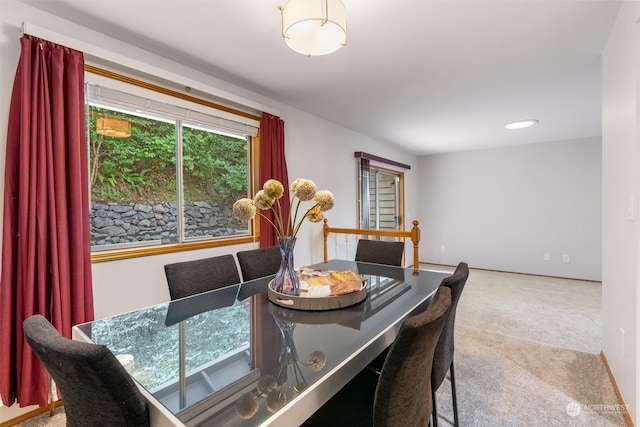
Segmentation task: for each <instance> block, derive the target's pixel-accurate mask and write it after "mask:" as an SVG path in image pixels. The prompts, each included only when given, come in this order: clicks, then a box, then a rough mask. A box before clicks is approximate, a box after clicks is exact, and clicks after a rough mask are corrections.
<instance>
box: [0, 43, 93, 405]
mask: <svg viewBox="0 0 640 427" xmlns="http://www.w3.org/2000/svg"><path fill="white" fill-rule="evenodd" d="M21 46H22V52H21V55H20V61H19V63H18V68H17V72H16V77H15V80H14V85H13V94H12V96H11V106H10V110H9V128H8V132H7V153H6V164H5V182H4V219H3V234H2V274H1V276H0V393H1V394H2V401H3V403H4V404H5V405H7V406H8V405H11V404H13V403H14V401H15V400H16V399H17V401H18V403H19V404H20V406H27V405H33V404H39V405H40V406H46V405H47V403H48V376H47V373H46V371H45V370H44V368H43V367H42V366H41V365H40V363H39V361H38V359H37V358H36V356H35V355H34V354H33V353H32V352H31V350H30V348H29V347H28V344H27V343H26V341H25V340H24V335H23V333H22V321H23V320H24V319H26V318H27V317H29V316H31V315H33V314H42V315H43V316H44V317H46V318H47V319H49V320H50V321H51V323H52V324H53V325H54V326H55V327H56V329H58V330H59V331H60V333H61V334H63V335H64V336H66V337H71V327H72V326H73V325H75V324H78V323H82V322H87V321H90V320H93V317H94V313H93V294H92V282H91V253H90V243H89V195H88V175H87V168H88V165H87V163H88V158H87V140H86V137H85V134H86V129H85V112H84V58H83V55H82V53H81V52H78V51H74V50H72V49H69V48H66V47H64V46H59V45H56V44H54V43H51V42H48V41H46V40H41V39H38V38H35V37H32V36H29V35H25V36H24V37H22V39H21Z"/></svg>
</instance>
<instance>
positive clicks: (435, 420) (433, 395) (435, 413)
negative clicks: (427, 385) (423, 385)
mask: <svg viewBox="0 0 640 427" xmlns="http://www.w3.org/2000/svg"><path fill="white" fill-rule="evenodd" d="M431 401H432V402H433V412H432V413H431V418H433V424H432V425H433V427H438V409H437V405H436V391H435V390H434V389H433V388H432V389H431Z"/></svg>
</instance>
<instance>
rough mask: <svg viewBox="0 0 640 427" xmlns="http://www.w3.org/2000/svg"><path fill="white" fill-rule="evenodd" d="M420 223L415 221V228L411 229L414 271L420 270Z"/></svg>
mask: <svg viewBox="0 0 640 427" xmlns="http://www.w3.org/2000/svg"><path fill="white" fill-rule="evenodd" d="M418 225H420V222H418V221H417V220H414V221H413V228H412V229H411V241H412V242H413V271H416V270H419V269H420V260H419V257H418V244H419V243H420V228H419V227H418Z"/></svg>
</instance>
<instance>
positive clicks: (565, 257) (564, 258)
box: [562, 254, 571, 262]
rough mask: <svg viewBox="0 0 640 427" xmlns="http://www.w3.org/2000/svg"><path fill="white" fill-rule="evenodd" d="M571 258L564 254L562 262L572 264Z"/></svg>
mask: <svg viewBox="0 0 640 427" xmlns="http://www.w3.org/2000/svg"><path fill="white" fill-rule="evenodd" d="M570 261H571V258H570V257H569V254H563V255H562V262H570Z"/></svg>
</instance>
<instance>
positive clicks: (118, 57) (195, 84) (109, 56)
mask: <svg viewBox="0 0 640 427" xmlns="http://www.w3.org/2000/svg"><path fill="white" fill-rule="evenodd" d="M73 25H74V26H75V24H73ZM78 31H86V32H87V33H88V34H89V35H90V37H84V39H85V40H87V39H89V40H95V39H96V38H100V39H105V38H106V39H109V40H108V41H105V43H103V45H106V46H110V47H111V48H112V49H114V50H109V49H104V48H102V47H100V46H99V45H97V44H93V43H91V42H88V41H84V40H81V39H79V38H75V37H71V36H68V35H66V34H62V33H58V32H55V31H53V30H49V29H46V28H43V27H39V26H37V25H34V24H31V23H29V22H25V21H23V22H22V28H21V32H22V34H23V35H24V34H29V35H32V36H34V37H38V38H41V39H44V40H48V41H51V42H54V43H57V44H60V45H63V46H66V47H69V48H71V49H75V50H79V51H81V52H83V53H84V54H86V55H89V56H91V57H93V58H96V59H97V60H101V61H106V62H108V63H112V64H117V65H121V66H125V67H127V68H130V69H132V70H136V71H139V72H141V73H145V74H149V75H152V76H155V77H158V78H160V79H164V80H167V81H170V82H173V83H177V84H179V85H181V86H188V87H191V88H193V89H197V90H200V91H202V92H205V93H208V94H210V95H213V96H216V97H218V98H221V99H224V100H227V101H231V102H234V103H236V104H238V105H242V106H245V107H248V108H253V109H255V110H257V111H265V112H267V113H270V114H273V115H276V116H279V115H280V112H279V111H277V110H274V109H273V108H270V107H267V106H265V105H262V104H260V103H258V102H254V101H251V100H249V99H246V98H243V97H240V96H237V95H234V94H233V93H229V92H227V91H225V90H222V89H218V88H216V87H213V86H210V85H209V84H207V83H203V82H202V81H200V80H194V79H193V78H189V77H185V76H184V75H180V74H176V73H174V72H171V71H168V70H166V68H162V67H158V66H154V65H151V64H148V63H146V62H143V61H140V60H138V59H135V58H134V57H129V56H126V55H123V54H121V53H118V52H117V51H116V50H115V49H117V47H118V46H121V45H126V46H128V47H131V48H133V49H136V50H141V51H144V49H141V48H139V47H136V46H134V45H130V44H127V43H125V42H122V41H120V40H116V39H113V38H111V37H109V36H107V35H105V34H102V33H98V32H96V31H94V30H91V29H89V28H86V27H81V26H78ZM145 52H146V53H148V54H150V55H152V56H155V57H158V58H159V59H160V60H163V61H169V62H171V63H174V64H176V66H178V67H184V65H181V64H179V63H176V62H174V61H171V60H168V59H166V58H163V57H161V56H159V55H157V54H155V53H151V52H148V51H145ZM189 70H191V71H194V72H196V73H198V74H202V75H203V76H204V77H208V78H213V79H215V80H220V81H221V82H223V83H225V84H231V83H229V82H225V81H224V80H221V79H218V78H216V77H212V76H208V75H206V74H204V73H203V72H201V71H197V70H193V69H189ZM239 89H241V90H246V89H244V88H240V87H239Z"/></svg>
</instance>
